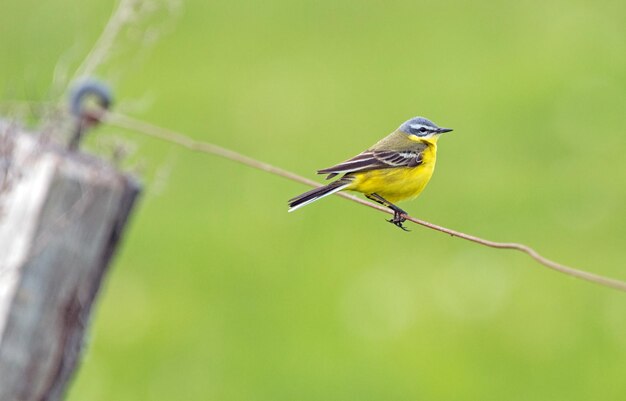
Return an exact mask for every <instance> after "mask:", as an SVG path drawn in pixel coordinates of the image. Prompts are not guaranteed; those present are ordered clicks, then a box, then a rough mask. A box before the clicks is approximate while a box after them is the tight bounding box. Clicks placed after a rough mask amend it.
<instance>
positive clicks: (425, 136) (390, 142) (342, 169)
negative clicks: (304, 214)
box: [289, 117, 452, 231]
mask: <svg viewBox="0 0 626 401" xmlns="http://www.w3.org/2000/svg"><path fill="white" fill-rule="evenodd" d="M450 131H452V130H451V129H449V128H440V127H438V126H437V125H435V124H434V123H433V122H432V121H429V120H427V119H426V118H424V117H415V118H412V119H410V120H408V121H406V122H404V123H403V124H402V125H400V127H398V129H397V130H395V131H394V132H392V133H391V134H389V135H388V136H386V137H385V138H383V139H381V140H380V141H378V142H376V143H375V144H374V145H373V146H371V147H370V148H369V149H367V150H365V151H364V152H362V153H360V154H358V155H356V156H355V157H353V158H352V159H349V160H346V161H345V162H343V163H339V164H337V165H336V166H332V167H329V168H325V169H322V170H318V172H317V173H318V174H328V176H327V177H326V179H330V178H333V177H335V176H337V175H339V174H343V175H342V176H341V177H340V178H339V179H338V180H336V181H333V182H331V183H330V184H328V185H326V186H323V187H320V188H315V189H313V190H311V191H308V192H305V193H303V194H302V195H299V196H296V197H295V198H293V199H290V200H289V211H290V212H293V211H294V210H296V209H299V208H301V207H302V206H305V205H308V204H309V203H312V202H315V201H316V200H318V199H322V198H323V197H325V196H328V195H331V194H334V193H335V192H338V191H342V190H348V191H356V192H361V193H363V194H365V196H366V197H368V198H369V199H371V200H373V201H374V202H377V203H380V204H381V205H384V206H387V207H388V208H390V209H391V210H393V212H394V215H393V218H392V219H390V220H388V221H389V222H390V223H393V224H395V225H396V226H398V227H400V228H401V229H403V230H405V231H408V230H407V229H406V228H405V227H404V226H403V225H402V223H404V222H405V221H406V219H405V218H404V217H403V215H405V214H407V213H406V212H405V211H404V210H402V209H400V208H399V207H398V206H396V205H395V203H396V202H399V201H402V200H407V199H413V198H416V197H417V196H418V195H419V194H420V193H421V192H422V191H423V190H424V188H425V187H426V184H428V181H429V180H430V177H431V176H432V175H433V171H434V170H435V161H436V160H437V140H438V139H439V135H441V134H443V133H444V132H450Z"/></svg>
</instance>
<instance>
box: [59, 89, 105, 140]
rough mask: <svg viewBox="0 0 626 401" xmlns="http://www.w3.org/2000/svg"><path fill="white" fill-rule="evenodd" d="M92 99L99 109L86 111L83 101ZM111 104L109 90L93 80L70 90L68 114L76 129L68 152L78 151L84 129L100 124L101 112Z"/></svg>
mask: <svg viewBox="0 0 626 401" xmlns="http://www.w3.org/2000/svg"><path fill="white" fill-rule="evenodd" d="M90 97H92V98H93V99H94V100H95V102H96V103H97V105H98V107H99V109H95V110H91V111H90V110H87V109H86V106H85V100H86V99H88V98H90ZM111 103H113V95H112V94H111V90H110V89H109V87H108V86H107V85H105V84H104V83H102V82H100V81H97V80H95V79H89V80H86V81H82V82H80V83H78V84H77V85H75V86H74V88H72V91H71V93H70V99H69V107H70V113H71V114H72V115H73V116H74V118H75V119H76V127H75V129H74V132H73V133H72V137H71V139H70V142H69V144H68V149H69V150H70V151H75V150H77V149H78V145H79V143H80V140H81V139H82V136H83V133H84V131H85V130H86V129H88V128H91V127H93V126H95V125H97V124H98V123H99V122H100V117H101V114H102V113H101V112H102V110H108V109H109V108H110V107H111Z"/></svg>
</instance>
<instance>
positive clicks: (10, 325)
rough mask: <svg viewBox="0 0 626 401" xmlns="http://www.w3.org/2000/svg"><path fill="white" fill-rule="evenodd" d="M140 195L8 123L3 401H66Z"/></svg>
mask: <svg viewBox="0 0 626 401" xmlns="http://www.w3.org/2000/svg"><path fill="white" fill-rule="evenodd" d="M139 192H140V188H139V185H138V183H137V182H136V181H134V180H133V179H132V178H130V177H129V176H127V175H124V174H121V173H119V172H118V171H116V170H115V169H114V168H113V167H111V166H110V165H108V164H107V163H105V162H103V161H101V160H98V159H95V158H94V157H92V156H88V155H85V154H80V153H76V152H68V151H66V150H65V149H63V148H60V147H58V146H55V145H53V144H50V143H46V142H45V141H44V140H43V139H42V138H41V137H38V136H35V135H30V134H26V133H24V132H23V131H22V130H20V129H18V128H16V127H14V126H11V125H9V124H7V123H2V121H0V400H2V401H13V400H15V401H18V400H19V401H31V400H32V401H35V400H36V401H41V400H46V401H53V400H60V399H62V397H63V395H64V390H65V388H66V385H67V383H68V381H69V379H70V378H71V376H72V373H73V371H74V369H75V368H76V365H77V363H78V360H79V357H80V351H81V346H82V342H83V337H84V334H85V330H86V327H87V325H88V323H89V313H90V310H91V306H92V304H93V301H94V299H95V296H96V295H97V293H98V289H99V288H100V285H101V283H102V279H103V277H104V275H105V273H106V270H107V266H108V264H109V262H110V260H111V257H112V256H113V254H114V251H115V248H116V246H117V244H118V242H119V239H120V236H121V234H122V231H123V228H124V225H125V224H126V221H127V218H128V216H129V214H130V211H131V209H132V207H133V204H134V202H135V200H136V198H137V196H138V194H139Z"/></svg>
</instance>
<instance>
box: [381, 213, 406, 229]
mask: <svg viewBox="0 0 626 401" xmlns="http://www.w3.org/2000/svg"><path fill="white" fill-rule="evenodd" d="M387 221H388V222H390V223H391V224H393V225H394V226H396V227H398V228H401V229H402V230H404V231H411V230H409V229H408V228H406V227H405V226H403V225H402V223H404V222H405V221H406V219H405V218H404V217H402V215H401V214H400V213H398V212H396V213H394V215H393V219H389V220H387Z"/></svg>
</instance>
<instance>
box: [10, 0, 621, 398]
mask: <svg viewBox="0 0 626 401" xmlns="http://www.w3.org/2000/svg"><path fill="white" fill-rule="evenodd" d="M158 4H160V3H157V5H158ZM114 5H115V2H112V1H95V0H81V1H78V0H54V1H47V2H41V1H36V0H4V2H3V5H2V13H0V55H1V57H0V96H1V98H2V99H3V101H6V100H15V99H17V100H26V99H29V100H56V99H57V97H58V96H59V94H60V88H62V87H63V85H62V84H63V82H64V81H63V76H64V73H68V72H69V73H71V72H73V70H74V69H75V68H76V67H77V66H78V64H79V63H80V60H81V59H82V58H83V57H84V56H85V54H86V53H87V52H88V50H89V49H90V47H91V45H92V44H93V42H94V41H95V39H96V38H97V36H98V34H99V32H100V30H101V29H102V27H103V26H104V24H105V22H106V20H107V18H108V16H109V14H110V13H111V11H112V10H113V8H114ZM176 10H177V11H176V12H175V13H173V14H176V16H175V17H171V18H172V19H171V20H170V19H169V18H170V17H168V12H166V11H164V10H162V9H161V11H157V12H156V13H155V14H152V15H151V16H149V17H147V19H144V20H143V21H140V22H139V25H138V26H139V28H138V29H127V30H125V31H124V34H123V35H122V37H121V40H120V41H118V43H117V44H116V46H115V50H114V53H113V54H112V55H111V58H110V59H109V60H107V63H105V64H104V65H103V66H102V67H101V68H99V69H98V74H99V76H101V77H102V78H103V79H105V80H107V81H108V82H110V83H111V85H112V86H113V88H114V90H115V94H116V97H117V100H118V101H117V110H119V111H122V112H126V113H128V114H131V115H134V116H137V117H140V118H143V119H146V120H148V121H151V122H154V123H155V124H159V125H162V126H166V127H170V128H173V129H176V130H179V131H181V132H184V133H186V134H189V135H191V136H193V137H194V138H196V139H199V140H206V141H210V142H213V143H216V144H220V145H222V146H225V147H228V148H231V149H234V150H237V151H240V152H242V153H244V154H247V155H249V156H252V157H255V158H259V159H261V160H263V161H267V162H270V163H274V164H276V165H278V166H281V167H284V168H286V169H289V170H292V171H295V172H297V173H301V174H303V175H305V176H307V177H311V178H313V177H315V174H314V171H315V170H316V169H317V168H321V167H326V166H328V165H331V164H333V163H335V162H338V161H341V160H344V159H345V158H347V157H350V156H352V155H354V154H356V153H358V152H359V151H361V150H363V149H364V148H366V147H367V146H369V145H370V144H372V143H373V142H375V141H376V140H378V139H379V138H380V137H382V136H384V135H386V134H387V133H389V132H391V131H392V130H393V129H395V128H396V127H397V126H398V125H399V124H400V123H401V122H403V121H404V120H406V119H408V118H410V117H412V116H414V115H423V116H426V117H428V118H431V119H433V120H434V121H435V122H437V123H438V124H440V125H442V126H446V127H452V128H454V129H455V131H454V132H453V133H451V134H449V135H446V136H445V137H444V138H443V139H442V140H441V141H440V142H439V143H440V146H439V160H438V165H437V171H436V172H435V176H434V179H433V181H432V182H431V183H430V185H429V187H428V188H427V189H426V191H425V192H424V194H423V195H422V196H421V197H420V198H419V199H418V200H416V201H412V202H410V203H405V204H403V208H405V209H406V210H407V211H409V212H410V213H411V214H412V215H414V216H416V217H419V218H423V219H425V220H428V221H432V222H435V223H438V224H442V225H444V226H447V227H451V228H454V229H459V230H462V231H466V232H468V233H472V234H476V235H480V236H485V237H487V238H490V239H493V240H502V241H519V242H524V243H527V244H529V245H531V246H534V247H536V248H537V249H538V250H540V251H541V252H542V253H544V254H545V255H546V256H548V257H551V258H554V259H556V260H559V261H561V262H563V263H567V264H571V265H574V266H577V267H580V268H583V269H587V270H590V271H594V272H596V273H600V274H604V275H609V276H614V277H619V278H622V279H626V269H625V267H624V266H625V265H624V260H625V255H626V208H625V205H626V185H625V182H626V167H625V165H624V152H625V150H626V135H625V134H626V133H625V130H624V127H626V108H625V105H626V41H625V38H626V24H624V19H623V16H624V14H625V13H626V3H624V2H623V1H612V0H600V1H579V0H575V1H564V0H556V1H539V0H534V1H533V0H531V1H523V2H519V1H503V2H492V1H485V0H483V1H456V2H455V1H392V2H380V1H360V2H358V1H342V0H338V1H284V0H275V1H259V0H249V1H235V2H233V1H225V0H221V1H202V0H195V1H187V2H185V3H184V4H183V5H182V6H181V7H178V8H177V9H176ZM168 21H169V22H168ZM145 30H147V32H148V33H147V34H145V32H144V31H145ZM153 33H159V34H160V37H159V38H158V40H156V41H155V42H154V43H152V44H150V43H148V42H150V40H149V39H150V38H151V37H152V36H151V35H152V34H153ZM142 35H143V36H142ZM55 70H56V71H57V77H59V78H58V79H57V81H56V84H55V83H53V81H54V79H53V77H54V71H55ZM65 75H67V74H65ZM114 137H121V138H123V140H125V141H127V142H128V143H130V144H131V145H132V147H133V148H134V149H135V152H134V153H133V154H132V155H130V156H129V159H128V161H127V162H126V163H125V164H126V165H127V167H128V168H129V169H131V170H133V171H138V172H139V174H141V175H142V176H143V179H144V182H145V184H146V188H145V193H144V195H143V197H142V199H141V202H140V204H139V205H138V208H137V210H136V213H135V215H134V216H133V218H132V221H131V224H130V227H129V230H128V231H127V232H126V235H125V241H124V243H123V246H122V248H121V250H120V252H119V254H118V256H117V258H116V260H115V263H114V268H113V269H112V270H111V273H110V275H109V277H108V279H107V282H106V285H105V287H104V289H103V291H102V293H101V297H100V302H99V303H98V305H97V308H96V310H95V315H94V319H93V322H92V328H91V332H90V335H89V338H88V340H87V351H86V355H85V358H84V361H83V363H82V366H81V368H80V370H79V371H78V373H77V376H76V378H75V380H74V382H73V384H72V386H71V388H70V391H69V396H68V399H69V400H70V401H90V400H93V401H99V400H116V401H124V400H233V401H234V400H509V401H518V400H533V401H535V400H570V401H572V400H620V399H626V381H625V380H624V372H626V296H625V295H624V294H622V293H618V292H616V291H613V290H609V289H605V288H601V287H598V286H595V285H592V284H588V283H585V282H581V281H578V280H575V279H572V278H569V277H567V276H563V275H560V274H556V273H553V272H551V271H548V270H546V269H545V268H543V267H540V266H538V265H537V264H536V263H534V262H533V261H532V260H530V259H529V258H527V257H525V256H523V255H519V254H517V253H514V252H510V251H499V250H493V249H488V248H484V247H481V246H477V245H474V244H471V243H467V242H465V241H462V240H459V239H453V238H450V237H449V236H445V235H443V234H440V233H437V232H434V231H430V230H427V229H424V228H420V227H417V226H415V227H411V228H412V229H413V231H412V232H410V233H404V232H402V231H400V230H398V229H396V228H394V227H393V226H392V225H390V224H387V223H385V222H384V220H383V218H384V216H383V215H382V214H380V213H377V212H374V211H372V210H370V209H367V208H364V207H361V206H358V205H355V204H352V203H350V202H347V201H345V200H341V199H338V198H331V199H325V200H324V201H322V202H319V203H317V204H315V205H312V206H308V207H306V208H305V209H302V210H299V211H298V212H296V213H293V214H287V212H286V210H287V208H286V200H287V199H288V198H290V197H292V196H294V195H297V194H299V193H300V192H303V191H304V190H306V189H307V188H305V187H304V186H302V185H300V184H297V183H293V182H290V181H286V180H284V179H281V178H278V177H274V176H271V175H268V174H265V173H262V172H259V171H256V170H251V169H250V168H247V167H244V166H240V165H237V164H234V163H232V162H230V161H227V160H222V159H219V158H215V157H211V156H207V155H202V154H193V153H189V152H187V151H184V150H181V149H178V148H176V147H174V146H172V145H169V144H164V143H161V142H157V141H155V140H152V139H149V138H146V137H142V136H141V135H137V134H133V133H129V132H123V131H120V130H119V129H115V128H111V127H102V128H99V129H98V130H96V131H95V132H94V133H93V134H92V136H91V137H90V138H89V140H88V143H87V144H86V146H87V148H89V149H93V150H95V151H98V152H99V153H102V154H105V155H106V152H107V151H106V149H107V147H106V146H107V145H103V143H105V144H106V143H108V142H107V141H109V142H110V141H111V138H114Z"/></svg>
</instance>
